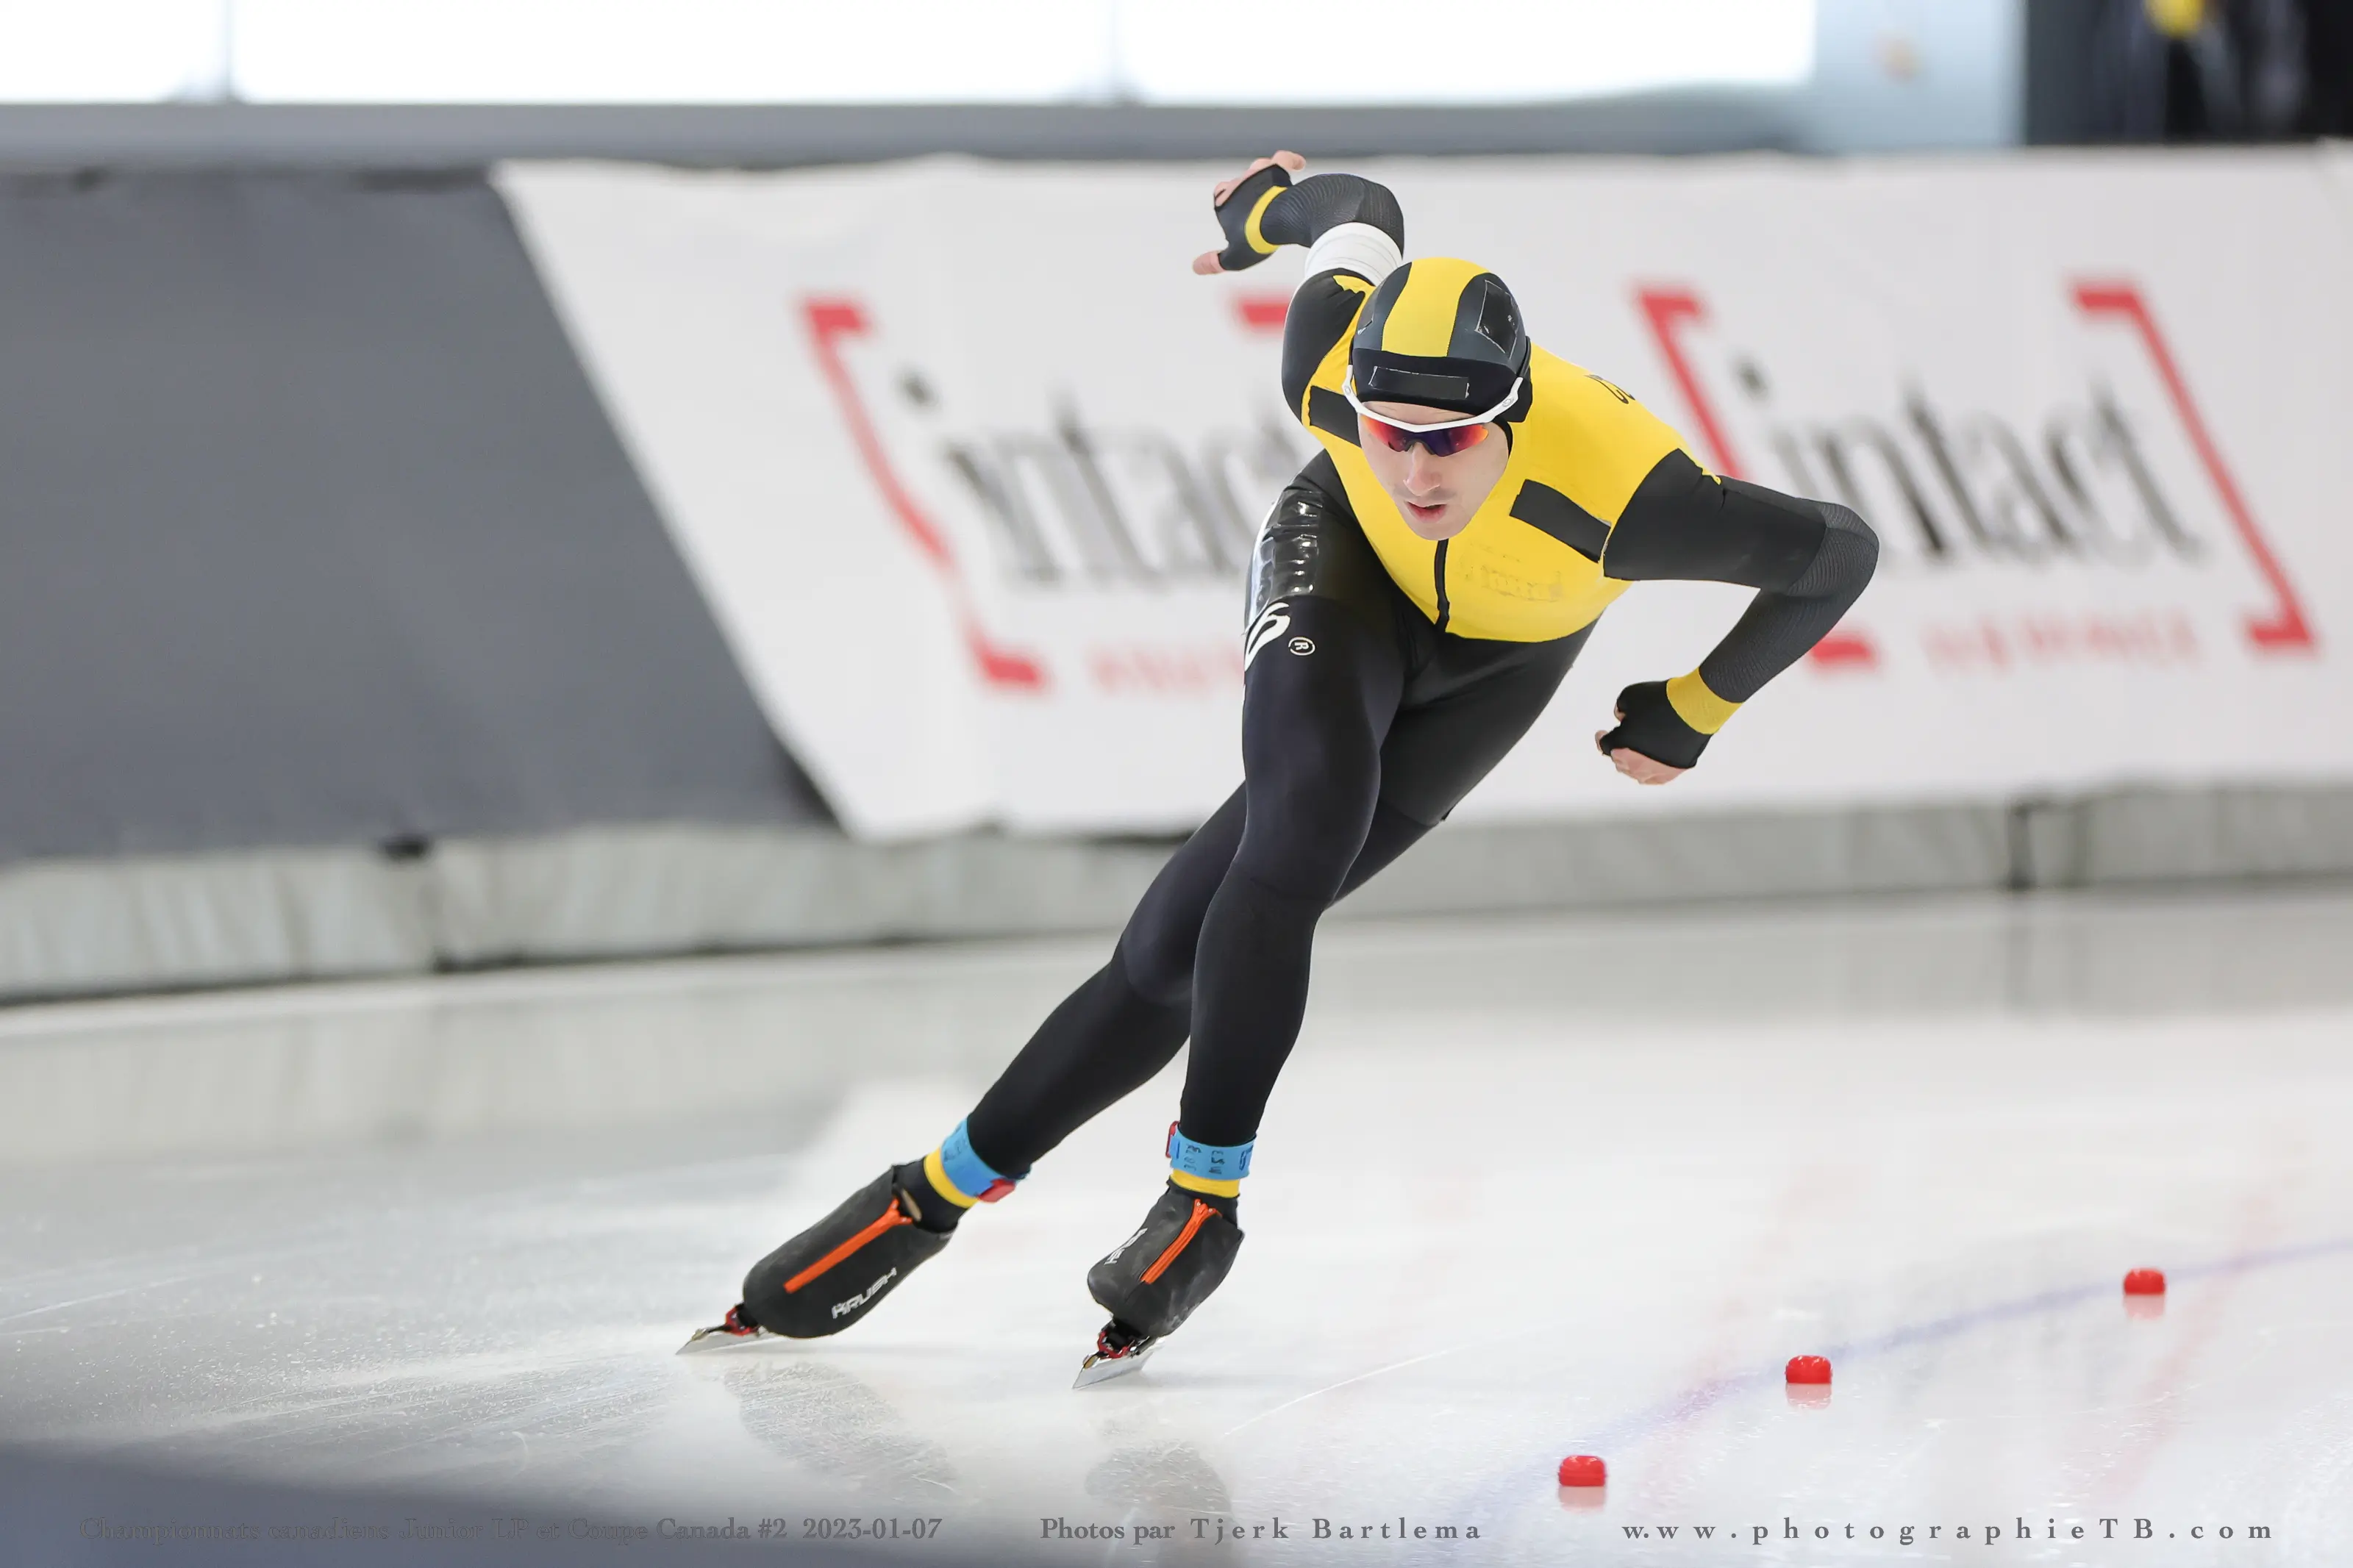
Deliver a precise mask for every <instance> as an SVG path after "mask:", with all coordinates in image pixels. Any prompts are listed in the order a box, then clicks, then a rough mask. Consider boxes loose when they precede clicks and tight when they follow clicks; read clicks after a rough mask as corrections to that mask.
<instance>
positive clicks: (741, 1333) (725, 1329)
mask: <svg viewBox="0 0 2353 1568" xmlns="http://www.w3.org/2000/svg"><path fill="white" fill-rule="evenodd" d="M784 1337H785V1336H784V1335H782V1334H772V1333H770V1332H769V1331H767V1330H765V1329H737V1328H731V1327H730V1326H728V1325H727V1324H725V1323H713V1324H712V1325H711V1327H709V1328H707V1329H697V1330H695V1331H694V1332H692V1333H691V1334H689V1335H688V1336H687V1337H686V1343H684V1344H682V1345H681V1346H679V1347H678V1350H677V1352H676V1353H677V1354H679V1355H709V1354H710V1353H711V1352H713V1351H732V1350H736V1349H739V1348H740V1347H742V1346H744V1345H756V1344H759V1343H761V1342H763V1341H766V1340H780V1339H783V1338H784Z"/></svg>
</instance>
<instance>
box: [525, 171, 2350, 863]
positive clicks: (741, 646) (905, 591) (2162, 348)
mask: <svg viewBox="0 0 2353 1568" xmlns="http://www.w3.org/2000/svg"><path fill="white" fill-rule="evenodd" d="M1355 167H1357V168H1359V169H1360V170H1361V172H1364V173H1366V174H1371V175H1374V176H1375V177H1377V178H1379V179H1381V180H1383V181H1384V182H1386V183H1387V184H1389V185H1390V186H1392V187H1393V188H1394V189H1395V190H1396V192H1397V193H1398V197H1399V199H1400V200H1401V202H1402V203H1403V205H1404V208H1405V212H1406V221H1407V229H1408V237H1409V249H1408V253H1409V255H1417V254H1458V255H1464V256H1469V257H1472V258H1476V259H1478V260H1480V261H1482V263H1485V264H1486V265H1489V266H1491V267H1493V268H1495V270H1497V271H1498V272H1499V273H1501V274H1502V275H1503V276H1504V278H1505V279H1509V280H1510V281H1511V282H1512V284H1513V286H1514V289H1517V290H1518V292H1519V293H1520V295H1521V297H1522V299H1523V300H1524V301H1525V306H1526V309H1527V311H1528V314H1529V317H1530V319H1531V322H1532V325H1533V328H1534V331H1535V337H1536V339H1537V341H1538V342H1542V343H1544V344H1545V345H1546V347H1548V348H1550V349H1552V350H1554V351H1555V352H1556V353H1560V354H1562V355H1563V356H1565V357H1567V358H1568V359H1570V360H1572V361H1575V362H1577V363H1580V364H1583V365H1585V366H1587V367H1588V368H1590V369H1591V370H1593V371H1594V372H1596V373H1597V374H1602V375H1605V376H1607V377H1609V379H1610V380H1612V381H1614V382H1617V383H1619V384H1622V385H1624V386H1626V387H1627V388H1629V389H1630V390H1631V391H1633V392H1634V393H1635V394H1636V395H1639V396H1641V398H1642V399H1643V400H1644V401H1645V402H1646V403H1648V404H1650V405H1651V406H1652V407H1653V408H1655V409H1656V410H1657V411H1658V412H1659V413H1660V414H1662V416H1664V417H1665V418H1667V419H1668V421H1669V422H1670V423H1672V424H1673V425H1674V426H1677V427H1678V428H1679V429H1681V430H1682V431H1683V433H1684V434H1685V436H1686V437H1687V439H1688V440H1689V442H1690V444H1691V446H1692V448H1693V450H1694V454H1695V455H1697V456H1698V457H1699V458H1700V459H1701V460H1702V461H1703V462H1704V463H1706V464H1708V465H1709V466H1710V467H1712V468H1715V469H1717V470H1720V471H1723V472H1727V473H1737V474H1741V475H1744V476H1746V477H1748V478H1751V479H1757V480H1758V481H1760V482H1763V483H1766V484H1769V485H1774V486H1776V487H1779V488H1785V489H1792V490H1795V491H1798V492H1800V493H1804V494H1810V495H1819V496H1828V497H1833V498H1836V499H1841V500H1847V501H1849V502H1850V503H1851V504H1852V505H1854V506H1855V507H1856V508H1857V510H1860V511H1862V514H1863V515H1864V516H1865V517H1867V518H1868V519H1870V520H1871V521H1872V522H1873V524H1874V525H1875V526H1876V527H1877V528H1878V530H1879V531H1880V534H1881V537H1882V539H1883V542H1884V546H1885V548H1884V553H1883V567H1882V570H1881V574H1880V578H1879V581H1878V582H1877V583H1876V584H1874V585H1873V588H1872V590H1871V592H1870V593H1869V594H1868V595H1866V596H1865V598H1864V599H1863V601H1862V604H1861V605H1858V606H1857V608H1856V610H1855V612H1854V614H1853V615H1852V616H1851V617H1850V619H1849V622H1848V624H1847V625H1846V626H1842V627H1841V630H1840V632H1839V633H1837V634H1835V635H1834V637H1833V638H1832V639H1831V641H1830V642H1829V643H1827V644H1826V645H1825V646H1824V647H1822V648H1821V649H1819V650H1817V654H1816V655H1815V657H1813V658H1811V659H1810V660H1809V661H1808V662H1807V663H1806V664H1804V665H1802V666H1800V667H1799V668H1797V669H1795V670H1793V671H1791V672H1790V673H1789V674H1788V676H1786V677H1785V678H1783V679H1781V680H1779V681H1778V682H1777V683H1776V684H1775V685H1774V686H1773V687H1772V688H1770V689H1768V690H1767V692H1766V693H1764V694H1763V695H1761V696H1760V697H1759V698H1758V699H1757V700H1756V701H1755V702H1754V703H1753V704H1751V705H1750V708H1749V709H1748V710H1746V711H1744V712H1743V713H1742V714H1741V715H1740V716H1739V717H1738V718H1737V719H1736V720H1735V721H1733V723H1732V725H1731V726H1730V727H1729V728H1728V729H1727V730H1726V731H1725V735H1724V737H1723V739H1722V740H1721V741H1720V742H1718V743H1717V744H1716V745H1715V746H1714V747H1712V748H1711V749H1710V751H1709V754H1708V758H1707V762H1706V764H1705V765H1704V767H1702V768H1701V769H1699V770H1698V771H1697V772H1696V773H1694V774H1693V775H1692V776H1691V777H1690V778H1688V779H1686V780H1683V781H1682V782H1679V783H1678V784H1676V785H1674V786H1673V787H1672V789H1667V790H1641V789H1638V788H1635V787H1633V786H1631V785H1630V784H1627V783H1626V782H1625V781H1623V780H1621V779H1620V778H1618V777H1617V776H1616V775H1615V774H1614V773H1611V771H1610V770H1609V766H1608V765H1607V763H1604V762H1603V761H1602V760H1601V759H1600V758H1599V757H1598V756H1597V755H1596V754H1595V752H1594V751H1593V747H1592V743H1591V740H1590V736H1591V735H1592V733H1593V731H1595V729H1597V728H1598V727H1600V726H1601V725H1602V724H1604V723H1605V722H1606V720H1607V715H1608V711H1609V700H1610V698H1611V697H1612V696H1613V695H1614V694H1615V693H1616V692H1617V690H1618V689H1620V687H1621V686H1622V685H1624V684H1626V683H1627V682H1630V681H1633V680H1641V679H1658V678H1661V677H1665V676H1670V675H1673V674H1676V673H1679V672H1681V671H1683V670H1685V669H1688V668H1691V667H1692V666H1693V665H1694V663H1696V662H1697V661H1698V659H1699V658H1700V657H1701V655H1702V654H1704V652H1705V651H1706V649H1707V648H1708V647H1710V646H1711V645H1712V644H1713V643H1714V641H1715V638H1716V637H1718V636H1719V635H1720V634H1721V632H1722V631H1723V630H1724V629H1725V627H1726V626H1729V625H1730V624H1731V622H1732V620H1733V619H1734V618H1735V617H1736V615H1737V614H1738V610H1739V606H1740V604H1741V602H1742V599H1743V597H1744V595H1743V594H1742V592H1741V591H1739V590H1736V589H1727V588H1723V587H1716V586H1705V585H1682V584H1676V585H1643V586H1641V587H1639V588H1637V589H1636V590H1635V591H1634V592H1633V593H1631V594H1630V595H1628V596H1627V597H1626V598H1625V599H1624V600H1623V601H1621V602H1620V605H1618V606H1617V607H1616V608H1613V609H1612V610H1611V611H1610V612H1609V616H1608V617H1607V621H1606V624H1605V626H1603V628H1602V630H1601V632H1600V633H1599V635H1598V636H1597V637H1595V639H1594V641H1593V644H1592V646H1591V647H1590V648H1589V649H1588V651H1587V653H1586V655H1585V658H1584V661H1583V664H1582V666H1581V667H1580V668H1578V669H1577V671H1576V672H1575V673H1574V674H1572V676H1571V677H1570V680H1569V683H1568V685H1567V687H1566V688H1565V689H1564V690H1563V693H1562V695H1561V697H1560V698H1559V699H1558V700H1556V701H1555V703H1554V705H1553V709H1552V711H1551V712H1550V713H1548V714H1547V715H1546V718H1545V720H1544V721H1542V722H1541V723H1540V724H1539V725H1538V727H1537V729H1536V731H1535V733H1534V734H1532V735H1531V736H1530V737H1529V739H1528V740H1527V741H1526V742H1525V743H1524V744H1523V745H1522V746H1521V747H1520V749H1519V750H1518V751H1517V752H1515V753H1514V755H1513V756H1512V757H1511V758H1510V759H1509V760H1508V761H1507V762H1506V763H1504V765H1503V767H1502V768H1500V769H1499V770H1498V771H1497V773H1495V775H1494V776H1493V778H1492V779H1490V780H1489V781H1488V783H1487V784H1484V785H1483V786H1482V788H1481V789H1480V790H1479V791H1478V792H1477V793H1476V794H1475V795H1472V798H1471V799H1470V800H1469V801H1467V802H1466V803H1465V804H1464V806H1463V807H1462V810H1461V813H1459V816H1461V818H1463V819H1466V820H1472V821H1476V820H1479V819H1482V818H1483V819H1488V820H1498V819H1558V818H1564V817H1572V816H1600V815H1610V814H1621V813H1641V814H1651V813H1665V814H1683V813H1694V812H1705V813H1721V812H1724V811H1726V810H1755V809H1767V810H1771V809H1791V808H1803V809H1821V808H1825V807H1839V806H1844V805H1872V804H1879V805H1893V804H1896V803H1904V802H1932V801H1976V802H1996V801H2003V800H2010V799H2017V798H2021V797H2028V796H2035V795H2052V794H2075V793H2081V792H2084V791H2091V790H2097V789H2102V788H2111V787H2116V786H2127V785H2143V786H2146V785H2154V786H2162V787H2185V786H2189V787H2194V786H2201V785H2208V784H2232V783H2264V782H2270V783H2285V784H2297V783H2301V784H2324V783H2327V782H2328V781H2338V780H2346V779H2348V778H2353V723H2348V721H2347V716H2348V714H2353V651H2348V639H2353V529H2348V526H2347V517H2348V496H2353V441H2348V439H2347V438H2346V437H2345V434H2344V429H2343V426H2344V425H2345V422H2346V418H2347V415H2348V410H2353V292H2349V291H2348V285H2347V280H2348V279H2353V159H2348V157H2347V155H2346V154H2345V153H2342V152H2327V151H2322V152H2306V151H2295V152H2234V153H2197V154H2163V153H2067V154H2060V155H2052V156H2043V155H2034V156H2029V157H2022V158H2021V157H2004V158H2000V159H1989V160H1983V161H1978V160H1953V161H1922V162H1910V163H1894V162H1889V163H1802V162H1796V161H1787V160H1780V159H1737V160H1725V161H1706V162H1672V163H1666V162H1580V161H1574V160H1561V159H1527V160H1516V161H1504V160H1490V161H1479V162H1461V163H1437V162H1389V163H1366V164H1361V165H1355ZM1229 172H1230V171H1227V170H1219V169H1210V168H1202V167H1181V168H1171V167H1168V166H1166V165H1155V166H1139V167H1118V166H1103V165H1092V166H1085V167H1078V166H1070V167H1037V166H1027V167H996V166H984V165H980V164H976V163H967V162H958V161H940V162H932V163H917V164H906V165H900V166H895V167H885V168H877V169H865V170H855V171H827V172H818V173H793V174H681V173H676V172H666V171H659V170H653V169H645V168H633V167H619V166H602V165H546V166H535V165H522V166H511V167H508V168H506V169H504V170H502V171H501V175H500V183H501V189H502V190H503V191H504V192H505V193H506V195H507V197H508V199H509V201H510V203H511V205H512V206H513V208H514V210H515V212H516V214H517V216H518V219H519V221H520V223H521V225H522V229H523V232H524V234H525V236H526V238H527V241H528V243H529V244H530V246H531V247H532V250H533V255H534V257H535V258H536V259H537V262H538V264H539V266H540V268H541V269H542V272H543V276H544V277H545V279H546V280H547V282H548V285H549V288H550V289H551V291H552V293H553V295H554V298H555V299H556V300H557V302H558V305H559V309H560V310H562V312H563V314H564V316H565V321H566V322H567V324H568V327H569V329H570V331H572V333H573V335H574V338H575V342H576V343H577V345H578V347H579V350H580V352H581V353H582V356H583V358H584V359H585V361H586V363H587V365H588V366H589V368H590V372H591V374H592V375H593V377H594V378H595V380H596V384H597V385H598V387H599V388H600V390H601V392H602V394H603V395H604V397H605V398H606V400H607V405H608V407H609V408H610V410H611V412H612V414H613V416H614V417H615V420H616V422H617V426H618V427H619V428H620V430H621V432H622V435H623V438H624V440H625V441H626V442H627V444H628V447H629V448H630V450H631V452H632V454H633V456H634V458H635V459H636V461H637V463H638V468H639V470H640V472H641V473H642V474H643V476H644V477H645V479H646V480H647V482H648V484H649V488H650V489H651V490H652V492H653V494H654V497H655V499H656V501H657V503H658V504H659V507H660V509H661V510H662V512H663V514H664V516H665V517H666V518H667V520H668V521H669V523H670V527H671V528H672V530H673V531H674V532H675V534H676V537H677V539H678V541H679V542H680V545H681V549H682V551H683V552H684V553H685V555H686V557H687V559H688V561H689V563H690V564H691V567H692V569H693V570H694V572H695V573H696V574H697V576H698V578H699V580H700V581H701V583H702V586H703V588H704V591H705V592H706V594H707V595H709V597H710V599H711V602H712V605H713V607H714V609H715V612H716V614H717V616H718V618H719V620H720V623H721V625H722V626H723V628H724V629H725V631H726V633H727V634H728V636H729V637H730V638H731V639H732V640H733V646H734V647H735V649H736V652H737V655H738V657H739V658H740V659H741V660H742V662H743V664H744V668H746V670H747V672H748V673H749V676H750V678H751V680H752V684H753V686H754V689H755V691H756V692H757V693H758V694H759V696H760V699H761V700H762V701H763V703H764V704H765V708H766V710H767V712H768V713H769V715H770V717H771V719H772V720H773V721H774V722H775V723H776V727H777V729H778V731H779V732H780V734H781V735H782V737H783V738H784V740H785V741H786V743H787V744H788V745H789V746H790V747H791V748H792V749H793V751H794V752H795V754H796V755H797V756H798V757H799V758H800V759H801V760H802V761H803V762H804V763H805V764H806V765H807V769H808V771H809V773H811V775H812V776H813V777H814V778H815V779H816V780H817V782H818V784H819V786H820V787H821V788H822V789H823V790H824V791H825V793H826V794H827V795H828V798H829V799H830V800H831V802H832V803H833V805H834V806H835V807H836V809H837V811H838V812H839V814H840V816H841V817H842V819H843V821H844V822H845V824H846V825H847V826H849V828H850V830H851V831H852V832H853V833H855V834H857V835H858V836H860V837H869V838H880V839H894V838H902V837H913V836H918V835H925V834H934V833H939V832H944V831H950V830H955V829H958V828H963V827H967V826H974V825H979V824H999V825H1004V826H1009V827H1012V828H1016V829H1019V830H1024V831H1050V832H1116V831H1130V830H1165V829H1171V828H1181V827H1183V826H1187V825H1188V824H1190V823H1192V822H1194V821H1197V820H1198V819H1199V818H1200V817H1201V816H1203V815H1204V814H1206V813H1207V812H1208V810H1209V809H1210V808H1211V807H1212V806H1213V805H1215V804H1216V802H1217V801H1218V800H1219V798H1220V797H1222V795H1224V794H1225V793H1226V792H1227V791H1229V789H1231V788H1232V786H1233V784H1234V783H1235V782H1236V780H1237V778H1238V776H1239V773H1240V764H1239V757H1238V748H1237V731H1238V724H1237V721H1236V720H1237V713H1238V709H1239V695H1240V688H1239V674H1240V632H1241V597H1242V592H1243V584H1242V573H1243V563H1244V561H1245V558H1246V556H1247V553H1248V550H1249V546H1250V539H1251V536H1252V534H1253V532H1254V531H1255V527H1256V524H1257V521H1258V519H1259V517H1260V516H1261V513H1262V511H1263V509H1264V507H1265V506H1266V504H1267V502H1268V501H1269V500H1271V497H1272V495H1273V494H1274V492H1275V490H1276V489H1279V488H1280V486H1281V485H1282V482H1283V481H1284V479H1287V477H1288V476H1289V475H1290V474H1291V473H1292V472H1293V471H1294V470H1295V469H1296V468H1298V466H1299V465H1300V463H1301V462H1302V461H1303V459H1304V458H1306V457H1307V456H1308V455H1310V454H1311V453H1312V451H1313V447H1312V446H1311V444H1310V443H1309V441H1308V439H1307V437H1305V435H1304V434H1303V432H1302V431H1300V430H1299V429H1297V428H1296V426H1293V424H1291V423H1290V422H1289V421H1288V420H1287V418H1286V417H1285V415H1284V412H1283V409H1282V398H1281V393H1280V390H1279V387H1278V385H1277V382H1276V346H1277V342H1278V340H1279V335H1280V327H1281V321H1282V310H1283V305H1284V301H1285V297H1286V295H1287V293H1288V290H1289V289H1290V288H1291V287H1292V286H1293V284H1294V283H1295V282H1296V280H1297V277H1298V268H1299V262H1298V259H1297V258H1296V254H1295V253H1293V254H1292V255H1290V256H1285V257H1279V258H1276V259H1275V260H1273V261H1271V262H1269V263H1268V264H1266V265H1265V266H1263V267H1261V268H1259V269H1257V270H1255V271H1252V272H1249V273H1246V274H1243V275H1241V276H1240V277H1239V278H1234V279H1197V278H1194V277H1192V276H1190V275H1189V273H1188V272H1187V269H1186V263H1187V259H1188V258H1190V257H1191V256H1192V255H1194V254H1195V253H1196V252H1198V251H1199V250H1202V249H1204V248H1207V247H1209V246H1211V245H1212V244H1214V243H1215V241H1216V238H1217V235H1216V230H1215V227H1214V226H1213V225H1212V223H1211V222H1210V219H1209V216H1208V203H1207V189H1208V184H1209V183H1210V182H1211V180H1212V179H1213V178H1215V177H1216V176H1217V175H1219V174H1222V173H1229Z"/></svg>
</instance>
